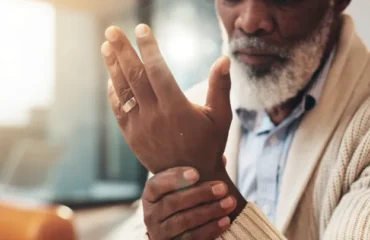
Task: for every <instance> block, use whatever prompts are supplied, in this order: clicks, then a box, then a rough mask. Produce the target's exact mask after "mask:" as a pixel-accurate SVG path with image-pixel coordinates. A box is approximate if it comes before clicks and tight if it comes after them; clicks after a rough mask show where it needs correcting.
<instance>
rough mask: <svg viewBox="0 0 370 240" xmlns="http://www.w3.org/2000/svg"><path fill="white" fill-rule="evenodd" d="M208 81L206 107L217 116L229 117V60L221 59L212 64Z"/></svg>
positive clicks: (226, 58)
mask: <svg viewBox="0 0 370 240" xmlns="http://www.w3.org/2000/svg"><path fill="white" fill-rule="evenodd" d="M208 81H209V87H208V93H207V101H206V106H207V107H209V108H211V110H212V112H213V113H215V115H217V116H225V117H226V116H229V115H231V105H230V89H231V80H230V58H228V57H225V56H224V57H221V58H220V59H218V60H217V61H216V62H215V63H214V64H213V66H212V68H211V72H210V76H209V80H208ZM230 117H231V116H230Z"/></svg>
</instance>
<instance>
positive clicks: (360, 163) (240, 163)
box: [102, 0, 370, 240]
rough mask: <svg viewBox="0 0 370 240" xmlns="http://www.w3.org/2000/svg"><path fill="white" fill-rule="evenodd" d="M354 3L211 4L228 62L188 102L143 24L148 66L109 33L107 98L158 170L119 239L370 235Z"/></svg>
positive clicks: (133, 143) (368, 111)
mask: <svg viewBox="0 0 370 240" xmlns="http://www.w3.org/2000/svg"><path fill="white" fill-rule="evenodd" d="M349 3H350V0H265V1H262V0H216V6H217V11H218V16H219V19H220V26H221V29H222V33H223V38H224V46H223V47H224V48H223V49H224V54H225V55H226V56H228V57H222V58H221V59H220V60H218V61H217V62H216V63H215V64H214V66H213V67H212V69H211V72H210V76H209V81H208V84H204V83H202V84H200V85H198V86H196V87H194V88H193V89H192V90H190V91H189V92H188V93H187V98H186V97H185V95H183V93H182V92H181V91H180V89H179V87H178V86H177V84H176V82H175V80H174V78H173V77H172V75H171V72H170V70H169V69H168V67H167V65H166V63H165V61H164V60H163V58H162V56H161V54H160V52H159V49H158V45H157V43H156V40H155V38H154V36H153V34H152V32H151V30H150V29H149V27H148V26H146V25H139V26H138V27H137V29H136V37H137V42H138V45H139V49H140V52H141V56H142V61H141V60H140V58H139V57H138V55H137V54H136V52H135V51H134V50H133V48H132V46H131V44H130V43H129V41H128V40H127V38H126V36H125V35H124V34H123V33H122V32H121V31H120V30H119V29H118V28H116V27H111V28H109V29H107V31H106V38H107V40H108V41H107V42H106V43H104V44H103V46H102V53H103V55H104V57H105V60H106V64H107V66H108V68H109V70H110V74H111V82H110V94H109V98H110V101H111V104H112V107H113V110H114V112H115V114H116V117H117V120H118V123H119V125H120V127H121V129H122V133H123V135H124V136H125V138H126V140H127V142H128V144H129V145H130V147H131V148H132V150H133V151H134V153H135V154H136V156H137V157H138V159H139V160H140V161H141V162H142V163H143V164H144V166H145V167H146V168H147V169H148V170H149V171H151V172H152V173H154V176H153V177H152V178H151V179H150V180H149V181H148V183H147V185H146V187H145V190H144V193H143V198H142V204H141V206H142V207H141V208H140V209H139V210H138V212H137V215H136V216H134V217H133V218H132V219H131V221H130V223H128V225H127V228H126V229H125V230H124V231H123V233H122V235H121V239H140V237H142V238H143V237H145V236H146V237H147V238H150V239H152V240H157V239H160V240H161V239H215V238H218V239H225V240H232V239H285V238H289V239H299V240H301V239H366V238H369V237H370V98H369V97H370V54H369V51H368V49H367V48H366V47H365V45H364V44H363V42H362V41H361V39H360V38H359V37H358V35H357V34H356V31H355V27H354V24H353V22H352V20H351V18H350V17H349V16H347V15H345V14H343V11H344V10H345V9H346V7H347V6H348V4H349ZM179 57H181V56H179ZM231 83H232V85H231ZM230 90H231V91H230ZM230 92H231V94H230ZM204 103H205V105H204ZM196 104H199V105H196ZM223 155H225V156H226V159H227V164H226V169H225V166H224V163H223V161H222V159H224V160H225V158H223Z"/></svg>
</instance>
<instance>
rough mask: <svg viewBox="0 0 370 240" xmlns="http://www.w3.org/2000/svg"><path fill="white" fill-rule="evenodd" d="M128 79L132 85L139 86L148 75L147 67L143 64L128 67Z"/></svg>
mask: <svg viewBox="0 0 370 240" xmlns="http://www.w3.org/2000/svg"><path fill="white" fill-rule="evenodd" d="M127 77H128V81H129V82H130V83H131V85H132V87H135V86H137V84H139V83H140V82H141V81H142V80H143V78H145V77H146V74H145V69H144V67H142V66H135V67H130V68H128V69H127Z"/></svg>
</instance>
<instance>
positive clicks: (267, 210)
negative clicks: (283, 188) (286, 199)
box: [262, 204, 272, 215]
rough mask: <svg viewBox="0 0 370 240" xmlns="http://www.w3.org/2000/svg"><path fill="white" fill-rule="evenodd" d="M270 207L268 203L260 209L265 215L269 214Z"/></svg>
mask: <svg viewBox="0 0 370 240" xmlns="http://www.w3.org/2000/svg"><path fill="white" fill-rule="evenodd" d="M271 210H272V209H271V207H270V205H267V204H266V205H263V207H262V211H263V212H264V213H265V214H266V215H270V214H271Z"/></svg>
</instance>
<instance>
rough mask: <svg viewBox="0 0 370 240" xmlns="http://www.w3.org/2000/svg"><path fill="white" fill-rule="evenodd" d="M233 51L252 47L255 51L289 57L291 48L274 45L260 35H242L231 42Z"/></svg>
mask: <svg viewBox="0 0 370 240" xmlns="http://www.w3.org/2000/svg"><path fill="white" fill-rule="evenodd" d="M229 45H230V50H231V53H234V52H235V51H237V50H239V49H250V50H255V51H263V52H266V53H268V54H273V55H279V56H280V57H281V58H288V57H289V56H290V53H291V48H288V47H281V46H276V45H275V46H274V45H272V44H269V43H267V42H266V41H264V40H262V39H260V38H258V37H242V38H234V39H231V41H230V42H229Z"/></svg>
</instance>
